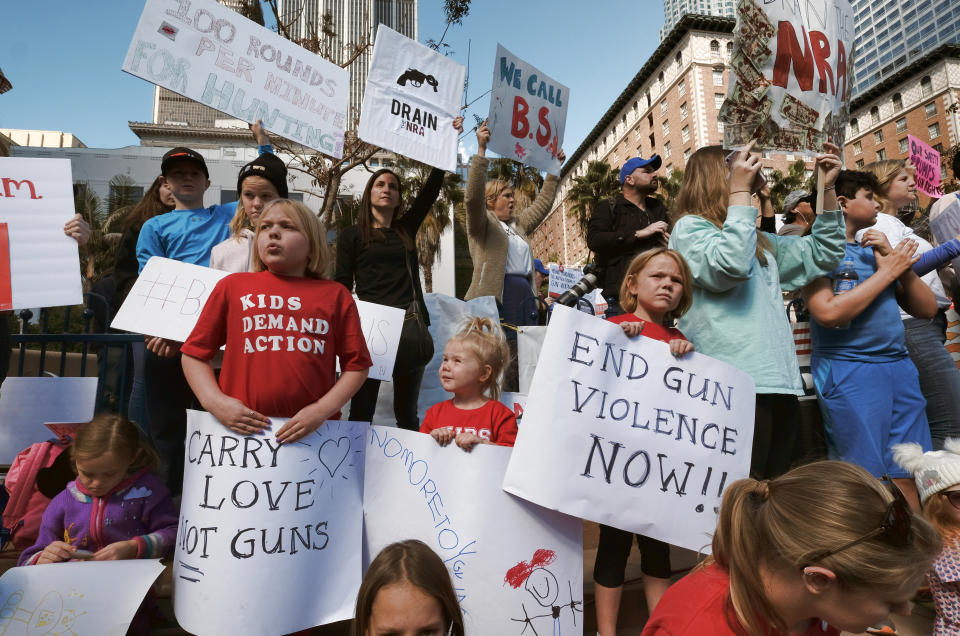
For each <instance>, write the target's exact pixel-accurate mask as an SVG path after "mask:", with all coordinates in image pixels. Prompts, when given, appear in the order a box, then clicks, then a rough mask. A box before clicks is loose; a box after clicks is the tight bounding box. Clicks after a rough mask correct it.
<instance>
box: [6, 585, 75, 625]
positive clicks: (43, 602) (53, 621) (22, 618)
mask: <svg viewBox="0 0 960 636" xmlns="http://www.w3.org/2000/svg"><path fill="white" fill-rule="evenodd" d="M24 596H25V592H24V591H23V590H17V591H16V592H13V593H12V594H10V596H8V597H7V599H6V601H4V603H3V607H2V608H0V636H15V635H19V634H26V635H27V636H79V633H78V632H76V631H74V629H73V628H74V623H76V622H77V619H78V618H80V617H81V616H83V615H84V614H86V612H83V611H80V610H77V609H71V608H69V607H66V605H67V604H68V603H66V602H65V601H64V597H63V595H62V594H61V593H60V592H57V591H55V590H54V591H50V592H47V593H46V594H45V595H44V596H43V598H41V599H40V602H39V603H38V604H37V606H36V607H35V608H34V609H32V610H31V609H27V608H25V607H21V603H22V602H23V598H24ZM81 598H83V594H81V593H80V592H78V591H76V590H71V591H70V593H69V594H67V599H68V600H78V599H81Z"/></svg>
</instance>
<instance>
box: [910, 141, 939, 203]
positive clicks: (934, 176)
mask: <svg viewBox="0 0 960 636" xmlns="http://www.w3.org/2000/svg"><path fill="white" fill-rule="evenodd" d="M907 143H908V144H910V161H911V162H913V165H914V166H915V167H916V169H917V171H916V172H915V173H914V175H913V178H914V179H915V180H916V182H917V190H919V191H920V192H922V193H924V194H925V195H927V196H928V197H933V198H935V199H939V198H940V197H942V196H943V188H941V187H940V153H939V152H937V151H936V150H935V149H933V148H931V147H930V145H929V144H927V143H926V142H924V141H921V140H920V139H917V138H916V137H914V136H913V135H907Z"/></svg>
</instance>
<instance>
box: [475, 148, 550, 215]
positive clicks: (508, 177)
mask: <svg viewBox="0 0 960 636" xmlns="http://www.w3.org/2000/svg"><path fill="white" fill-rule="evenodd" d="M487 176H488V177H489V178H490V179H500V180H501V181H506V182H507V183H509V184H510V185H511V186H512V187H513V196H514V201H515V203H514V207H515V209H517V210H522V209H523V208H525V207H527V206H528V205H530V204H531V203H533V200H534V199H535V198H537V193H538V192H540V188H542V187H543V177H541V176H540V171H539V170H537V169H536V168H534V167H532V166H527V165H524V164H522V163H520V162H519V161H514V160H513V159H507V158H505V157H498V158H496V159H491V160H490V167H489V168H488V169H487Z"/></svg>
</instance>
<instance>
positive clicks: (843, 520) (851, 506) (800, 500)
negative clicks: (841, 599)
mask: <svg viewBox="0 0 960 636" xmlns="http://www.w3.org/2000/svg"><path fill="white" fill-rule="evenodd" d="M891 501H893V494H892V493H891V492H890V491H888V490H887V489H886V488H885V487H884V486H883V485H882V484H881V482H880V481H879V480H878V479H876V478H874V477H873V476H871V475H870V474H869V473H868V472H867V471H865V470H864V469H863V468H860V467H859V466H854V465H853V464H848V463H846V462H840V461H821V462H815V463H812V464H807V465H805V466H800V467H799V468H795V469H793V470H791V471H790V472H788V473H786V474H785V475H782V476H780V477H777V478H776V479H772V480H770V481H757V480H755V479H741V480H739V481H736V482H734V483H732V484H730V486H729V487H728V488H727V490H726V492H725V493H724V495H723V503H722V504H721V506H720V517H719V520H718V523H717V530H716V533H715V534H714V535H713V556H712V557H711V558H710V559H708V561H707V562H706V563H709V562H712V561H715V562H716V563H717V565H719V566H720V567H721V568H723V569H725V570H726V571H727V572H728V573H729V575H730V596H729V599H728V600H727V603H728V608H729V609H730V612H728V614H729V615H731V617H736V619H737V620H738V621H739V623H740V625H742V627H741V628H739V629H737V626H732V627H733V628H734V630H735V631H738V632H739V631H742V632H745V633H746V634H748V635H749V636H762V635H763V634H766V633H768V631H767V630H768V628H769V627H771V626H772V627H773V628H774V629H777V630H780V631H782V632H783V633H787V632H788V631H789V630H788V626H787V625H786V624H784V620H783V617H781V616H780V615H779V614H778V613H777V611H776V609H775V608H774V607H773V605H772V604H771V603H770V601H769V600H768V599H767V596H766V594H765V592H764V590H765V586H764V580H763V576H762V571H763V570H764V569H766V570H768V571H770V570H773V571H777V570H787V571H795V572H797V573H798V574H799V572H800V571H801V570H802V569H803V568H804V567H806V566H808V565H813V563H811V561H810V558H811V557H812V556H815V555H816V554H817V553H819V552H822V551H823V550H829V549H835V548H837V547H838V546H842V545H845V544H847V543H849V542H852V541H854V540H856V539H858V538H861V537H863V536H864V535H867V534H868V533H870V532H871V531H873V530H876V529H877V528H878V527H879V525H880V522H881V521H882V520H883V518H884V515H885V514H886V509H887V506H888V505H889V504H890V502H891ZM911 521H912V527H913V539H912V540H911V542H910V544H909V545H907V546H904V547H896V546H893V545H891V544H890V543H887V542H885V541H884V540H883V538H882V536H881V537H875V538H872V539H868V540H866V541H861V542H860V543H856V544H855V545H851V546H850V547H848V548H846V549H844V550H841V551H839V552H837V553H835V554H832V555H829V556H826V557H823V558H822V559H820V560H818V561H816V565H820V566H823V567H824V568H827V569H829V570H831V571H832V572H833V573H834V574H836V576H837V581H838V582H839V584H840V585H841V586H842V587H843V588H844V589H865V590H869V591H870V592H871V593H874V594H881V595H882V594H894V593H896V592H897V591H899V590H901V589H902V587H903V585H904V583H905V582H910V581H917V584H918V585H919V583H920V580H921V579H922V578H923V575H924V573H925V572H926V571H927V570H928V569H929V568H930V565H931V564H932V563H933V560H934V558H935V557H936V555H937V553H938V552H939V551H940V539H939V537H938V536H937V533H936V531H935V530H934V529H933V528H932V527H931V526H930V524H928V523H927V522H926V521H924V520H923V518H922V517H920V516H918V515H914V514H911ZM758 566H759V567H758Z"/></svg>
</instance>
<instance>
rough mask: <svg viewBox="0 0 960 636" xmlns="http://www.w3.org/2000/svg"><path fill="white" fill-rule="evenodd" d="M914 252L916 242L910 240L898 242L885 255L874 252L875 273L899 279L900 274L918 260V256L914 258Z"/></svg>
mask: <svg viewBox="0 0 960 636" xmlns="http://www.w3.org/2000/svg"><path fill="white" fill-rule="evenodd" d="M916 251H917V242H916V241H913V240H910V239H906V240H903V241H900V242H899V243H898V244H897V246H896V247H895V248H893V249H892V250H890V253H889V254H887V255H884V254H880V253H879V252H877V251H875V252H874V255H875V257H876V259H877V271H878V272H888V273H890V274H892V275H893V277H894V278H899V277H900V275H901V274H903V273H904V272H906V271H907V270H908V269H910V268H911V267H913V264H914V263H916V262H917V261H918V260H920V256H919V255H918V256H916V257H914V255H913V254H914V252H916Z"/></svg>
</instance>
